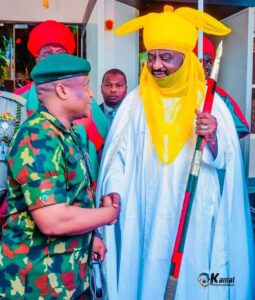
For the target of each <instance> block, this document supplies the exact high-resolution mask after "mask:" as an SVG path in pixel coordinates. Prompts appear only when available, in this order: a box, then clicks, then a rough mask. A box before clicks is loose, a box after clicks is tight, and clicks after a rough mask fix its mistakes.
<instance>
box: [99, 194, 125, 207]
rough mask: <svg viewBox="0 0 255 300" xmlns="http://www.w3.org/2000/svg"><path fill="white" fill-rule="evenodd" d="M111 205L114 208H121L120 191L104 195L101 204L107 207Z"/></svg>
mask: <svg viewBox="0 0 255 300" xmlns="http://www.w3.org/2000/svg"><path fill="white" fill-rule="evenodd" d="M110 205H111V206H112V207H114V208H120V195H119V194H118V193H110V194H108V195H104V196H102V198H101V206H102V207H107V206H110Z"/></svg>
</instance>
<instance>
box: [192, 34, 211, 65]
mask: <svg viewBox="0 0 255 300" xmlns="http://www.w3.org/2000/svg"><path fill="white" fill-rule="evenodd" d="M193 51H194V53H195V54H196V55H197V44H196V47H195V48H194V50H193ZM203 53H204V54H209V55H210V56H211V57H212V60H214V58H215V48H214V45H213V43H212V42H211V41H210V40H209V39H208V38H206V37H205V36H204V37H203Z"/></svg>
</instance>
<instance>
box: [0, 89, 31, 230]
mask: <svg viewBox="0 0 255 300" xmlns="http://www.w3.org/2000/svg"><path fill="white" fill-rule="evenodd" d="M25 104H26V100H25V99H24V98H23V97H21V96H18V95H14V94H12V93H8V92H2V91H0V226H2V224H3V222H4V219H5V214H6V209H7V206H6V194H7V166H6V161H5V158H6V153H7V150H8V148H9V145H10V142H11V140H12V138H13V135H14V134H15V132H16V131H17V129H18V127H19V125H20V124H21V123H22V122H23V121H24V120H25V118H26V109H25ZM0 234H1V230H0Z"/></svg>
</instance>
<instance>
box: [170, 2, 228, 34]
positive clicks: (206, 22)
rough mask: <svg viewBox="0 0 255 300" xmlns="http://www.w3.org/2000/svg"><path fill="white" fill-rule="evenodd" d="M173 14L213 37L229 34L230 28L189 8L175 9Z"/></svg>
mask: <svg viewBox="0 0 255 300" xmlns="http://www.w3.org/2000/svg"><path fill="white" fill-rule="evenodd" d="M174 12H175V13H177V14H179V15H181V16H182V17H183V18H185V19H186V20H188V21H189V22H190V23H191V24H193V25H195V26H196V27H197V28H198V29H200V30H202V31H203V32H205V33H208V34H213V35H227V34H229V33H230V32H231V29H230V28H228V27H227V26H225V25H224V24H223V23H221V22H220V21H218V20H217V19H215V18H214V17H212V16H210V15H208V14H206V13H204V12H202V11H199V10H196V9H193V8H189V7H181V8H177V9H176V10H175V11H174Z"/></svg>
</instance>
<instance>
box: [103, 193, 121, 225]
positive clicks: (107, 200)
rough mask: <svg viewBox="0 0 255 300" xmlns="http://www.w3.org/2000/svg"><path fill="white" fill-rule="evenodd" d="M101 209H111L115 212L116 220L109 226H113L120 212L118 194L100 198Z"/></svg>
mask: <svg viewBox="0 0 255 300" xmlns="http://www.w3.org/2000/svg"><path fill="white" fill-rule="evenodd" d="M101 207H112V208H114V210H115V214H116V218H115V219H114V220H113V221H112V222H111V223H110V224H109V225H112V224H115V223H116V222H117V217H118V215H119V212H120V195H119V194H118V193H110V194H108V195H104V196H102V198H101Z"/></svg>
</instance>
